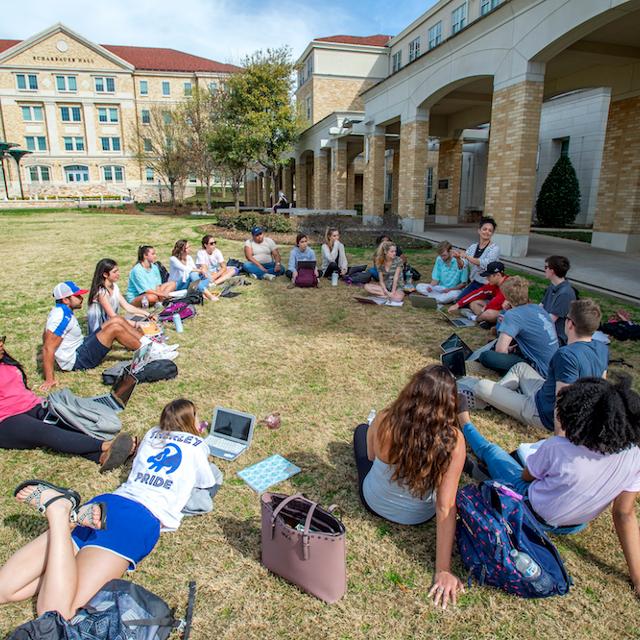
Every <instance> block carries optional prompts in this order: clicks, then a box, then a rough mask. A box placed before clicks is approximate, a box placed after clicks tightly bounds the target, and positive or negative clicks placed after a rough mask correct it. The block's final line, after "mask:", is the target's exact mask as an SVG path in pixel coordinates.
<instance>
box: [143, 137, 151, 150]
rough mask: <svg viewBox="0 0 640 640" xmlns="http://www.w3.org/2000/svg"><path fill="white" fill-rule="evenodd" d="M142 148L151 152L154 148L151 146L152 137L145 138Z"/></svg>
mask: <svg viewBox="0 0 640 640" xmlns="http://www.w3.org/2000/svg"><path fill="white" fill-rule="evenodd" d="M142 148H143V149H144V150H145V152H147V153H150V152H151V151H152V150H153V148H152V146H151V139H150V138H145V139H144V140H143V141H142Z"/></svg>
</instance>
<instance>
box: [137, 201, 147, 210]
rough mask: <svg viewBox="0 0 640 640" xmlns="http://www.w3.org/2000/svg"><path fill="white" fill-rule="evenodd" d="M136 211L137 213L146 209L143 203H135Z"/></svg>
mask: <svg viewBox="0 0 640 640" xmlns="http://www.w3.org/2000/svg"><path fill="white" fill-rule="evenodd" d="M136 209H137V210H138V211H144V210H145V209H146V206H145V204H144V203H143V202H136Z"/></svg>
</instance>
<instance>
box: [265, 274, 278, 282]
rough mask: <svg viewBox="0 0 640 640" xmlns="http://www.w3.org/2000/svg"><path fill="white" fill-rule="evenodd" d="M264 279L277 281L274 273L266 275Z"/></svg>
mask: <svg viewBox="0 0 640 640" xmlns="http://www.w3.org/2000/svg"><path fill="white" fill-rule="evenodd" d="M263 278H264V280H269V281H271V280H275V279H276V277H275V276H274V275H273V273H265V274H264V276H263Z"/></svg>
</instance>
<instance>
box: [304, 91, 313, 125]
mask: <svg viewBox="0 0 640 640" xmlns="http://www.w3.org/2000/svg"><path fill="white" fill-rule="evenodd" d="M305 107H306V115H307V120H309V121H311V118H312V117H313V101H312V99H311V96H307V99H306V101H305Z"/></svg>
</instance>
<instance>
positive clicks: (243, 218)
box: [213, 209, 294, 233]
mask: <svg viewBox="0 0 640 640" xmlns="http://www.w3.org/2000/svg"><path fill="white" fill-rule="evenodd" d="M213 213H214V214H215V216H216V217H217V218H218V225H219V226H221V227H224V228H225V229H236V230H238V231H251V229H252V228H253V227H255V226H259V227H263V228H264V229H266V230H267V231H273V232H275V233H291V232H292V231H294V226H293V223H292V222H291V220H290V219H289V218H287V217H285V216H283V215H280V214H278V213H269V214H264V213H257V212H254V211H241V212H240V213H236V212H235V211H233V210H230V209H216V210H215V211H213Z"/></svg>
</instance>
